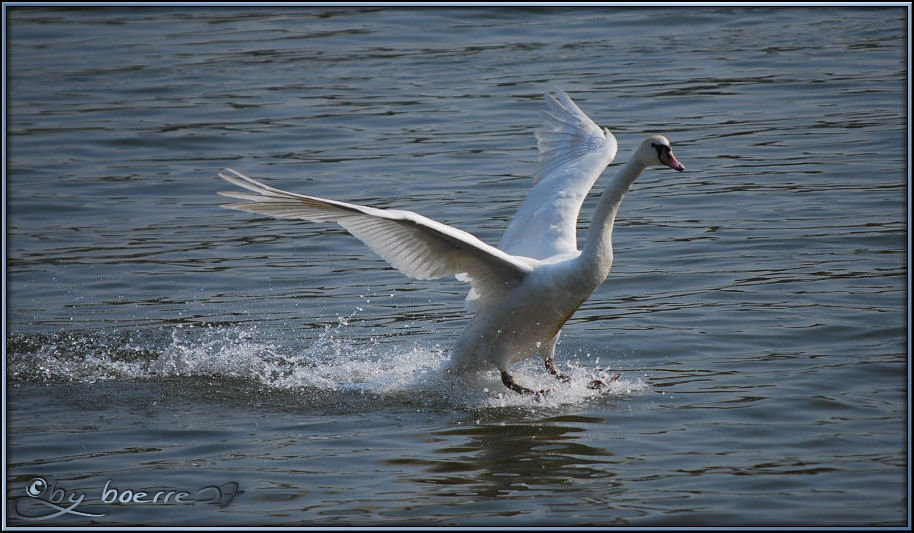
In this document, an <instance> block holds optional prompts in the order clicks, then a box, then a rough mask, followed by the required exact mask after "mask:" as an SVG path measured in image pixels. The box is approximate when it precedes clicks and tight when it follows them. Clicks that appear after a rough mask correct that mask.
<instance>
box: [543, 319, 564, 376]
mask: <svg viewBox="0 0 914 533" xmlns="http://www.w3.org/2000/svg"><path fill="white" fill-rule="evenodd" d="M561 334H562V330H559V332H558V333H556V334H555V337H552V340H550V341H549V342H548V343H547V344H546V347H545V348H544V349H543V360H544V361H545V363H546V370H547V371H548V372H549V373H550V374H552V375H553V376H555V377H556V379H558V380H559V381H561V382H562V383H568V382H569V381H571V378H570V377H568V376H566V375H565V374H562V373H561V372H559V371H558V369H557V368H555V346H556V344H558V343H559V335H561Z"/></svg>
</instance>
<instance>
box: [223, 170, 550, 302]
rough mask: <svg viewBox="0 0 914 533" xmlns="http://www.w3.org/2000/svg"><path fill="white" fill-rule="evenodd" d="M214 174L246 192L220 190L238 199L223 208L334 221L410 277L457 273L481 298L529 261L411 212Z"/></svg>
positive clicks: (509, 281) (513, 282)
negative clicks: (353, 202) (375, 206)
mask: <svg viewBox="0 0 914 533" xmlns="http://www.w3.org/2000/svg"><path fill="white" fill-rule="evenodd" d="M219 176H220V177H221V178H223V179H225V180H227V181H229V182H231V183H234V184H235V185H238V186H239V187H242V188H244V189H247V190H248V191H251V192H242V191H231V192H220V193H219V194H221V195H223V196H228V197H231V198H237V199H240V200H244V202H238V203H232V204H226V205H225V206H224V207H227V208H230V209H238V210H241V211H250V212H252V213H261V214H264V215H269V216H273V217H278V218H292V219H301V220H310V221H312V222H336V223H338V224H339V225H340V226H342V227H344V228H346V229H347V230H348V231H349V232H350V233H352V234H353V235H354V236H356V237H358V238H359V239H360V240H361V241H362V242H364V243H365V244H367V245H368V247H369V248H371V249H372V250H373V251H374V252H375V253H377V254H378V255H380V256H381V257H382V258H384V260H386V261H387V262H388V263H390V264H391V265H392V266H393V267H395V268H396V269H398V270H399V271H400V272H402V273H404V274H406V275H407V276H410V277H412V278H416V279H433V278H440V277H444V276H453V275H458V274H460V275H461V276H460V279H463V280H467V279H468V281H470V282H471V283H472V290H473V291H475V292H478V293H480V294H481V295H482V297H483V301H485V300H487V299H489V298H491V297H495V298H498V297H499V296H501V295H502V294H503V293H504V291H505V290H509V289H510V288H513V287H515V286H517V285H518V284H519V283H520V282H521V281H522V280H523V279H524V278H525V277H526V276H527V274H529V273H530V272H531V271H532V269H533V265H534V263H535V262H534V261H529V260H527V259H526V258H517V257H513V256H511V255H510V254H507V253H505V252H503V251H501V250H499V249H498V248H495V247H494V246H490V245H488V244H486V243H484V242H482V241H481V240H479V239H478V238H476V237H474V236H473V235H471V234H469V233H467V232H465V231H462V230H459V229H457V228H454V227H451V226H448V225H446V224H442V223H440V222H435V221H434V220H431V219H429V218H426V217H424V216H422V215H419V214H416V213H413V212H411V211H401V210H396V209H377V208H373V207H367V206H362V205H356V204H350V203H345V202H338V201H336V200H326V199H323V198H316V197H313V196H305V195H301V194H295V193H291V192H286V191H283V190H280V189H276V188H273V187H270V186H268V185H265V184H263V183H261V182H259V181H257V180H255V179H253V178H250V177H248V176H245V175H244V174H242V173H240V172H237V171H235V170H231V169H226V172H224V173H220V174H219Z"/></svg>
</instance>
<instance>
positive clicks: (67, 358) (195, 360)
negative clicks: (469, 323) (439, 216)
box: [7, 318, 646, 408]
mask: <svg viewBox="0 0 914 533" xmlns="http://www.w3.org/2000/svg"><path fill="white" fill-rule="evenodd" d="M348 332H349V325H348V320H347V319H345V318H341V319H340V320H339V323H338V324H336V325H332V326H326V327H324V328H323V329H322V330H318V331H317V332H316V333H315V334H314V335H313V336H311V337H310V338H309V339H308V340H307V342H306V343H303V344H302V343H300V345H299V346H291V347H290V345H288V344H286V343H284V342H276V341H270V340H268V339H270V338H271V334H270V332H267V331H261V330H260V329H259V328H258V327H256V326H243V327H242V326H215V325H209V326H188V325H178V326H175V327H174V328H173V329H171V331H170V332H166V333H167V335H168V336H167V337H166V338H161V337H160V338H159V339H151V338H148V337H146V336H142V335H138V334H136V333H131V334H123V333H120V334H117V333H107V334H104V333H69V334H59V335H56V336H42V335H39V336H30V337H27V336H20V337H13V338H11V339H10V340H8V343H7V348H8V355H7V370H8V376H9V377H10V378H12V379H13V380H14V381H23V382H32V383H62V382H65V383H66V382H68V383H94V382H97V381H105V380H119V381H132V380H155V379H163V378H164V379H170V378H184V377H188V378H199V377H206V378H215V379H223V380H226V379H230V380H236V381H240V382H242V383H247V384H248V386H247V388H248V389H250V394H251V395H252V396H255V395H259V394H261V393H262V391H263V390H264V389H266V390H272V391H292V392H300V391H311V392H314V391H318V392H319V393H321V394H323V395H325V396H326V395H327V394H330V395H333V394H336V395H337V397H343V396H346V395H353V394H355V395H360V396H365V395H372V396H375V397H379V398H380V401H382V402H394V403H407V404H427V403H428V402H444V403H446V404H450V405H455V404H456V405H461V406H470V407H483V408H486V407H532V408H543V407H557V406H561V405H566V404H574V403H580V402H582V401H588V400H591V399H594V398H599V397H601V396H606V395H611V396H617V395H630V394H634V393H638V392H640V391H643V390H645V389H646V385H645V384H644V382H643V381H641V380H640V379H638V378H635V379H630V378H627V377H626V376H623V377H622V378H621V379H619V380H617V381H612V382H609V384H608V386H607V387H606V388H605V389H604V390H602V391H594V390H591V389H589V388H587V384H589V383H590V381H591V380H593V379H595V378H600V377H603V378H604V379H605V378H606V377H607V376H609V375H613V374H615V372H610V371H600V370H596V369H594V368H592V367H589V366H579V365H578V364H577V363H576V362H574V361H572V362H571V363H567V365H566V366H565V368H563V372H565V373H567V374H568V375H569V377H571V381H570V382H568V383H561V382H559V381H557V380H555V379H554V378H553V377H552V376H550V375H548V374H546V373H545V372H544V371H543V369H542V368H541V365H539V364H538V363H539V360H538V358H531V359H530V360H528V361H526V362H524V363H522V364H520V365H516V366H515V367H514V368H512V372H513V374H514V376H515V378H516V379H517V380H518V381H519V382H521V383H524V384H525V385H526V386H529V387H531V388H534V389H537V390H539V389H549V392H548V393H547V394H545V395H537V396H522V395H519V394H516V393H513V392H511V391H509V390H507V389H505V387H504V386H503V385H502V383H501V380H500V377H499V375H498V373H497V372H481V373H479V374H474V375H470V376H455V375H452V374H451V373H450V371H449V370H448V366H449V353H448V350H446V349H444V348H442V347H441V346H438V345H433V346H430V347H429V346H425V345H422V344H421V343H420V342H417V341H413V343H412V344H410V343H409V342H397V341H395V342H390V339H385V340H383V341H382V340H378V339H375V338H373V339H370V340H365V339H360V338H351V337H350V336H349V335H348V334H347V333H348ZM534 359H535V360H534Z"/></svg>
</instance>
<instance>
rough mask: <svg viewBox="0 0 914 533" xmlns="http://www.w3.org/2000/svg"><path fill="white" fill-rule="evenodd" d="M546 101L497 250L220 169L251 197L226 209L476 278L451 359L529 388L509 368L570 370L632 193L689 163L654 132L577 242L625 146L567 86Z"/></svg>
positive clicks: (454, 233) (424, 274) (425, 273)
mask: <svg viewBox="0 0 914 533" xmlns="http://www.w3.org/2000/svg"><path fill="white" fill-rule="evenodd" d="M546 102H547V105H548V110H547V111H546V121H545V124H544V125H543V127H542V128H541V129H539V130H538V131H537V132H536V136H537V140H538V147H539V151H540V165H539V169H538V171H537V174H536V177H535V180H534V187H533V190H531V192H530V194H529V195H528V197H527V199H526V200H525V202H524V204H523V205H522V206H521V208H520V209H519V210H518V213H517V215H516V216H515V218H514V221H513V222H512V223H511V225H510V226H509V228H508V229H507V230H506V232H505V234H504V236H503V238H502V241H501V244H500V247H499V248H496V247H494V246H491V245H489V244H486V243H484V242H482V241H481V240H479V239H478V238H476V237H475V236H473V235H471V234H469V233H467V232H465V231H463V230H460V229H457V228H454V227H451V226H448V225H446V224H442V223H440V222H436V221H434V220H431V219H429V218H426V217H424V216H422V215H419V214H416V213H413V212H411V211H403V210H399V209H377V208H373V207H368V206H361V205H356V204H351V203H346V202H340V201H336V200H327V199H323V198H316V197H313V196H305V195H301V194H295V193H291V192H286V191H283V190H280V189H276V188H274V187H270V186H268V185H265V184H263V183H261V182H259V181H257V180H255V179H253V178H250V177H248V176H245V175H244V174H242V173H240V172H237V171H235V170H231V169H227V170H226V172H224V173H220V174H219V176H220V177H222V178H223V179H225V180H227V181H229V182H231V183H234V184H235V185H238V186H239V187H242V188H244V189H246V190H247V191H249V192H242V191H230V192H222V193H220V194H222V195H224V196H229V197H232V198H235V199H238V200H242V202H237V203H232V204H227V205H226V206H225V207H228V208H231V209H238V210H242V211H250V212H255V213H262V214H266V215H270V216H274V217H278V218H291V219H302V220H309V221H312V222H336V223H338V224H339V225H340V226H342V227H343V228H345V229H346V230H348V231H349V232H350V233H352V234H353V235H354V236H355V237H357V238H358V239H360V240H361V241H362V242H364V243H365V244H366V245H368V247H370V248H371V249H372V250H373V251H374V252H375V253H377V254H378V255H380V256H381V257H382V258H384V259H385V260H386V261H387V262H388V263H390V264H391V265H392V266H393V267H395V268H397V269H398V270H400V271H401V272H402V273H404V274H405V275H407V276H410V277H412V278H416V279H433V278H441V277H446V276H457V277H458V279H461V280H464V281H469V282H470V284H471V291H470V295H469V296H468V297H467V300H468V303H469V307H470V309H471V310H473V311H474V312H475V313H476V314H475V316H474V317H473V319H472V320H471V321H470V324H469V325H468V326H467V328H466V330H464V332H463V334H462V335H461V337H460V339H459V340H458V341H457V343H456V345H455V346H454V350H453V354H452V357H453V362H454V367H455V368H456V369H477V368H485V367H486V366H491V367H495V368H497V369H498V370H500V371H501V375H502V381H503V382H504V383H505V385H506V386H508V387H509V388H511V389H512V390H515V391H517V392H521V393H532V392H534V391H532V390H530V389H528V388H526V387H523V386H521V385H518V384H516V383H515V382H514V381H513V379H512V378H511V376H510V375H509V374H508V372H507V367H508V365H510V364H511V363H513V362H515V361H519V360H521V359H524V358H526V357H529V356H531V355H534V354H536V353H540V354H541V355H542V356H543V358H544V359H545V362H546V368H547V369H548V370H549V371H550V372H551V373H553V374H554V375H556V376H557V377H559V378H560V379H567V378H565V376H562V375H561V374H559V373H558V372H557V371H556V369H555V366H554V362H553V354H554V352H555V345H556V343H557V341H558V337H559V332H560V331H561V328H562V326H563V325H564V323H565V322H566V321H567V320H568V318H569V317H570V316H571V314H572V313H574V311H575V310H576V309H577V308H578V307H579V306H580V305H581V303H583V302H584V301H585V300H586V299H587V298H588V297H589V296H590V295H591V294H592V293H593V291H594V290H596V288H597V287H599V286H600V284H601V283H602V282H603V280H604V279H605V278H606V276H607V275H608V274H609V269H610V266H611V265H612V227H613V221H614V220H615V216H616V213H617V212H618V208H619V204H620V203H621V201H622V197H623V196H624V194H625V192H626V191H627V190H628V188H629V187H630V186H631V184H632V183H633V182H634V180H635V179H636V178H637V177H638V175H640V173H641V171H642V170H643V169H644V168H646V167H648V166H658V165H666V166H669V167H671V168H674V169H676V170H680V171H681V170H683V167H682V165H681V164H680V163H679V162H678V161H677V160H676V158H675V157H674V156H673V153H672V149H671V148H670V145H669V141H667V140H666V138H664V137H662V136H659V135H658V136H653V137H649V138H648V139H646V140H645V141H644V142H643V143H642V144H641V146H640V147H639V149H638V150H637V152H636V153H635V155H634V157H633V158H632V160H631V161H629V163H628V164H627V165H626V166H625V167H624V168H623V169H622V171H621V172H620V173H619V174H618V175H617V176H616V177H615V178H614V179H613V180H612V181H611V182H610V183H609V185H608V186H607V188H606V191H604V193H603V196H602V197H601V200H600V202H599V204H598V206H597V208H596V211H595V214H594V219H593V223H592V225H591V228H590V230H589V232H588V236H587V241H586V243H585V245H584V247H583V249H582V250H580V251H579V250H578V246H577V238H576V233H577V229H576V226H577V218H578V213H579V211H580V209H581V205H582V203H583V201H584V198H585V197H586V196H587V193H588V191H589V190H590V188H591V187H592V186H593V183H594V182H595V181H596V180H597V178H598V177H599V176H600V174H601V173H602V172H603V170H604V169H605V168H606V167H607V166H608V165H609V163H610V162H611V161H612V159H613V158H614V157H615V155H616V150H617V144H616V140H615V138H614V137H613V135H612V133H610V131H609V130H608V129H605V128H603V129H601V128H599V127H598V126H597V125H596V124H594V123H593V121H592V120H590V119H589V118H588V117H587V115H585V114H584V113H583V112H582V111H581V110H580V108H578V106H577V105H575V103H574V102H573V101H572V100H571V99H570V98H569V97H568V96H567V95H566V94H565V93H563V92H561V91H558V92H556V94H555V95H551V94H547V95H546ZM592 385H594V386H595V387H596V386H599V385H601V383H599V382H595V383H594V384H592Z"/></svg>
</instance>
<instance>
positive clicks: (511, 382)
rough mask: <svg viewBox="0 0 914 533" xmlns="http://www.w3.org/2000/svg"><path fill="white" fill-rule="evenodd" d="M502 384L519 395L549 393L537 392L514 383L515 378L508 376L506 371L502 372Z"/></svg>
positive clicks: (544, 392)
mask: <svg viewBox="0 0 914 533" xmlns="http://www.w3.org/2000/svg"><path fill="white" fill-rule="evenodd" d="M501 382H502V383H504V384H505V387H508V388H509V389H511V390H513V391H514V392H516V393H518V394H546V393H547V392H548V391H544V390H541V391H539V392H536V391H535V390H533V389H528V388H527V387H524V386H523V385H518V384H517V383H515V382H514V378H512V377H511V374H508V372H507V371H506V370H502V371H501Z"/></svg>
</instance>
